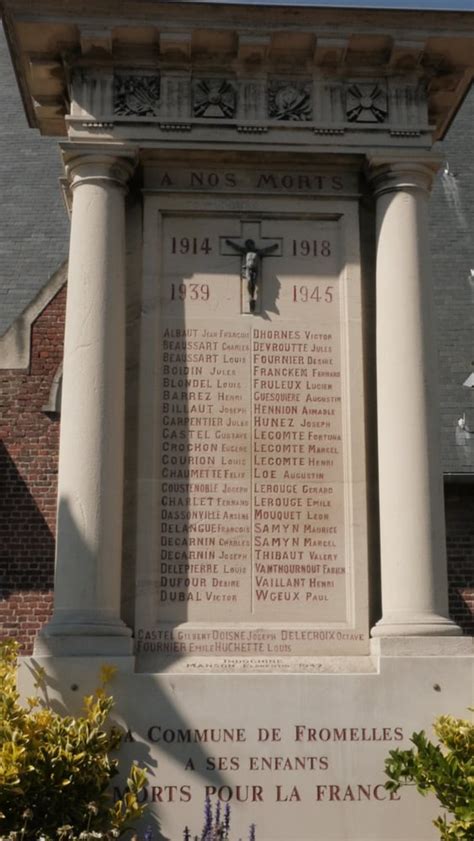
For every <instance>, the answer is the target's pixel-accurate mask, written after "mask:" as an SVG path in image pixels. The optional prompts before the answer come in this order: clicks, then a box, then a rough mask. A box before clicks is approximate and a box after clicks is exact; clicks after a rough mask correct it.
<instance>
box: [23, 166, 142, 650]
mask: <svg viewBox="0 0 474 841" xmlns="http://www.w3.org/2000/svg"><path fill="white" fill-rule="evenodd" d="M73 154H74V153H72V155H71V153H69V155H68V158H67V162H66V172H67V175H68V178H69V182H70V186H71V190H72V197H73V198H72V202H73V204H72V222H71V241H70V251H69V272H68V290H67V307H66V334H65V345H64V374H63V391H62V407H61V436H60V451H59V476H58V521H57V550H56V571H55V590H54V613H53V617H52V619H51V621H50V622H49V623H48V624H47V625H46V626H45V628H44V629H43V630H42V632H41V633H40V635H39V636H38V639H37V642H36V647H35V653H37V654H45V653H48V654H55V655H68V654H84V655H86V654H87V655H101V656H103V655H114V654H117V655H123V654H130V653H131V632H130V630H129V629H128V628H127V627H126V626H125V625H124V623H123V622H122V621H121V619H120V584H121V562H122V496H123V460H124V390H125V190H126V185H127V181H128V179H129V177H130V175H131V173H132V171H133V163H132V159H131V158H127V157H126V156H125V155H124V156H123V157H121V156H118V155H116V154H107V153H105V154H104V153H100V154H98V153H93V152H92V151H91V153H88V152H85V153H83V154H78V155H77V156H73Z"/></svg>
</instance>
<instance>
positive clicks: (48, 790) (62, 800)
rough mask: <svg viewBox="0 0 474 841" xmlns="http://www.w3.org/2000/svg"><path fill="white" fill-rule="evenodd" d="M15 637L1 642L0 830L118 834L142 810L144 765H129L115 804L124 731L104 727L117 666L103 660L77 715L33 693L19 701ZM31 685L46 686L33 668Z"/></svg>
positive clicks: (23, 834)
mask: <svg viewBox="0 0 474 841" xmlns="http://www.w3.org/2000/svg"><path fill="white" fill-rule="evenodd" d="M17 654H18V647H17V645H16V643H14V642H11V641H7V642H3V643H0V818H1V820H0V833H1V834H2V835H5V834H8V833H19V836H18V837H19V838H20V839H22V841H23V839H25V841H26V839H33V838H37V837H38V836H40V835H41V836H45V837H54V838H55V839H56V838H58V837H59V838H66V837H71V836H73V835H74V836H75V835H79V834H80V833H81V832H86V833H88V834H89V833H91V832H102V833H109V834H110V835H111V836H115V837H117V836H118V835H120V833H121V832H122V831H123V830H124V829H126V828H128V827H129V826H130V824H131V823H132V822H133V821H134V820H135V819H136V818H138V817H140V816H141V814H142V812H143V809H144V807H143V806H142V805H140V804H139V802H138V795H139V793H140V791H141V789H142V788H143V786H144V785H145V783H146V778H145V773H144V771H143V770H142V769H141V768H139V767H138V766H136V765H132V767H131V769H130V773H129V779H128V780H127V790H126V793H125V794H124V796H123V799H122V800H119V801H118V802H116V803H113V802H112V799H111V795H110V793H109V791H108V787H109V782H110V780H111V779H112V777H114V776H115V775H116V774H117V773H118V760H117V759H116V758H111V756H110V754H111V752H112V751H115V750H116V749H117V748H118V747H119V745H120V742H121V738H122V736H121V731H120V730H119V729H118V728H117V727H115V726H107V725H106V721H107V718H108V715H109V713H110V710H111V709H112V706H113V698H112V697H110V695H108V694H107V692H106V690H105V686H106V684H107V682H108V680H110V678H111V677H112V675H113V672H114V671H115V669H113V668H112V667H110V666H104V667H103V668H102V670H101V682H100V686H99V688H98V689H97V690H96V691H95V692H94V694H93V695H90V696H88V697H86V698H84V710H83V714H82V715H81V716H69V715H66V716H63V715H60V714H59V713H56V712H54V710H53V709H51V707H50V705H49V704H48V703H47V702H46V701H45V700H42V699H40V698H39V697H38V696H35V697H33V698H29V699H28V700H27V702H26V704H25V705H22V704H21V703H20V698H19V693H18V690H17V684H16V674H17ZM35 678H36V684H35V686H36V688H37V689H38V688H39V689H41V688H44V678H45V675H44V672H42V671H41V670H40V669H38V670H37V672H36V675H35Z"/></svg>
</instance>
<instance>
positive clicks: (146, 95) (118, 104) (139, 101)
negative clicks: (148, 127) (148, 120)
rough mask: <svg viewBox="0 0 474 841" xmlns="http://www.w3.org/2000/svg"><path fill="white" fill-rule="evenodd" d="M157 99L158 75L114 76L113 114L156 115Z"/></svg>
mask: <svg viewBox="0 0 474 841" xmlns="http://www.w3.org/2000/svg"><path fill="white" fill-rule="evenodd" d="M159 100H160V77H159V76H137V75H130V76H123V75H116V76H115V78H114V113H115V114H120V115H121V116H124V117H156V116H158V111H159Z"/></svg>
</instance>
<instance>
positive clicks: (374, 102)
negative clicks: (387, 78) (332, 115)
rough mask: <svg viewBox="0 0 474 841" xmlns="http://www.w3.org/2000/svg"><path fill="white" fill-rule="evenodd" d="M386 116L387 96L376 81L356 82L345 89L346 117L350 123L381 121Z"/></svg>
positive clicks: (382, 87) (383, 88)
mask: <svg viewBox="0 0 474 841" xmlns="http://www.w3.org/2000/svg"><path fill="white" fill-rule="evenodd" d="M387 116H388V97H387V91H386V89H385V87H384V86H382V85H381V84H379V83H378V82H369V83H366V82H357V83H354V84H352V85H350V87H348V89H347V97H346V117H347V119H348V121H349V122H350V123H383V122H384V121H385V120H386V118H387Z"/></svg>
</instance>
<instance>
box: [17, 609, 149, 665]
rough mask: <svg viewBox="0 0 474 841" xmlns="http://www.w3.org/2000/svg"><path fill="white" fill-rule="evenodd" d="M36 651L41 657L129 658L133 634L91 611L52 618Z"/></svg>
mask: <svg viewBox="0 0 474 841" xmlns="http://www.w3.org/2000/svg"><path fill="white" fill-rule="evenodd" d="M33 652H34V654H35V655H36V656H38V657H44V656H54V657H68V656H74V657H77V656H82V657H84V656H85V657H108V656H109V657H120V656H127V657H129V656H130V655H131V654H133V640H132V632H131V630H130V628H127V626H126V625H125V623H124V622H122V620H121V619H118V618H116V617H108V616H100V615H99V616H97V615H93V614H92V612H91V613H90V614H88V613H87V612H84V613H77V612H74V613H72V612H71V614H69V615H67V614H66V615H62V616H58V615H53V618H52V619H51V621H50V622H48V624H47V625H45V626H44V627H43V628H42V629H41V631H40V632H39V634H38V635H37V637H36V640H35V644H34V649H33Z"/></svg>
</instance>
